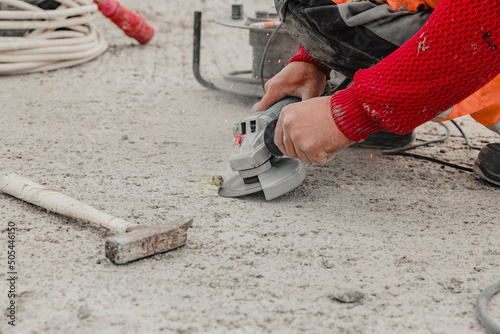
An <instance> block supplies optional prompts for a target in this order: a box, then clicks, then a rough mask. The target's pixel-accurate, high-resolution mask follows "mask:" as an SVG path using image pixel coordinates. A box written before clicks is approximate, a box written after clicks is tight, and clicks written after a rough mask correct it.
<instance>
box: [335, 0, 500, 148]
mask: <svg viewBox="0 0 500 334" xmlns="http://www.w3.org/2000/svg"><path fill="white" fill-rule="evenodd" d="M499 13H500V1H496V0H461V1H455V0H442V1H441V2H440V4H439V6H437V8H436V9H435V10H434V13H433V14H432V15H431V17H430V18H429V20H428V21H427V23H426V24H425V26H424V27H423V28H422V29H421V30H420V31H419V32H418V33H417V34H416V35H415V36H414V37H413V38H412V39H411V40H409V41H408V42H407V43H406V44H404V45H403V46H401V47H400V48H399V49H397V50H396V51H395V52H393V53H392V54H390V55H389V56H388V57H386V58H384V60H382V61H381V62H380V63H378V64H377V65H375V66H373V67H371V68H369V69H366V70H361V71H358V72H357V73H356V75H355V77H354V84H353V85H352V86H351V87H349V88H348V89H346V90H343V91H340V92H337V93H336V94H334V95H333V96H332V99H331V107H332V115H333V117H334V119H335V122H336V124H337V126H338V127H339V129H340V130H341V131H342V132H343V133H344V134H345V135H346V136H347V137H348V138H350V139H351V140H354V141H360V140H363V139H365V138H366V137H367V136H368V134H370V133H373V132H376V131H379V130H382V129H387V130H389V131H391V132H394V133H399V134H404V133H408V132H410V131H411V130H413V129H414V128H416V127H417V126H419V125H420V124H423V123H425V122H427V121H429V120H431V119H433V118H434V117H435V116H437V115H438V114H439V113H441V112H443V111H444V110H446V109H448V108H450V107H451V106H453V105H454V104H456V103H458V102H460V101H461V100H463V99H464V98H466V97H467V96H469V95H471V94H472V93H474V92H475V91H477V90H478V89H480V88H481V87H482V86H484V85H485V84H487V83H488V82H489V81H490V80H492V79H493V78H494V77H495V76H496V75H498V74H499V73H500V50H499V48H500V14H499Z"/></svg>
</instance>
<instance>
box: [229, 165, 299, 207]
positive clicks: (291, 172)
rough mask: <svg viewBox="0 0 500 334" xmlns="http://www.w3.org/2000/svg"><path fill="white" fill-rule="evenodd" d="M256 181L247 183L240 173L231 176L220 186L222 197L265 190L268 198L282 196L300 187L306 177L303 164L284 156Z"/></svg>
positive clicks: (256, 177)
mask: <svg viewBox="0 0 500 334" xmlns="http://www.w3.org/2000/svg"><path fill="white" fill-rule="evenodd" d="M254 178H255V182H253V183H248V181H249V179H246V181H247V183H245V182H244V181H243V178H242V177H241V176H240V175H235V176H233V177H231V178H230V179H229V180H228V181H227V182H224V183H223V184H222V186H221V187H220V188H219V195H220V196H222V197H239V196H245V195H250V194H253V193H256V192H259V191H261V190H262V191H264V195H265V196H266V200H268V201H270V200H272V199H274V198H277V197H280V196H281V195H284V194H286V193H287V192H289V191H291V190H293V189H295V188H296V187H298V186H299V185H300V184H301V183H302V181H304V178H305V171H304V167H303V164H302V163H301V162H300V161H299V160H297V159H292V158H282V159H278V160H276V161H274V162H273V166H272V167H271V169H270V170H268V171H267V172H264V173H262V174H259V175H258V176H255V177H254Z"/></svg>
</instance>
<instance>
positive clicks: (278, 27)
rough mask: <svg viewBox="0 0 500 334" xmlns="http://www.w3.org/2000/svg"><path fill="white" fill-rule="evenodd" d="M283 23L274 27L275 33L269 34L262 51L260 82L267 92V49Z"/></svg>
mask: <svg viewBox="0 0 500 334" xmlns="http://www.w3.org/2000/svg"><path fill="white" fill-rule="evenodd" d="M282 25H283V23H281V24H279V25H277V26H276V29H274V31H273V33H272V34H271V36H269V39H268V40H267V43H266V46H265V47H264V51H263V52H262V58H261V60H260V83H261V85H262V90H263V91H264V92H265V91H266V90H265V86H266V85H265V83H264V62H265V60H266V57H267V51H268V50H269V46H270V45H271V42H272V41H273V39H274V36H276V34H277V33H278V30H280V28H281V26H282Z"/></svg>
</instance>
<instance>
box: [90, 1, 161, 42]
mask: <svg viewBox="0 0 500 334" xmlns="http://www.w3.org/2000/svg"><path fill="white" fill-rule="evenodd" d="M94 2H95V3H96V4H97V7H98V8H99V10H100V11H101V13H103V14H104V16H106V17H108V18H109V19H110V20H111V21H113V22H114V24H116V25H117V26H118V27H120V29H121V30H123V31H124V32H125V34H126V35H127V36H129V37H132V38H135V39H136V40H137V41H138V42H139V43H141V44H146V43H147V42H149V41H150V40H151V38H153V35H154V33H155V30H154V29H153V27H152V26H150V25H149V24H148V23H147V22H146V19H144V17H142V16H141V15H139V14H137V13H135V12H133V11H131V10H130V9H128V8H127V7H125V6H123V5H122V4H120V3H119V2H118V0H94Z"/></svg>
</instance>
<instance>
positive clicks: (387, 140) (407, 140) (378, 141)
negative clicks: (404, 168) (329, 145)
mask: <svg viewBox="0 0 500 334" xmlns="http://www.w3.org/2000/svg"><path fill="white" fill-rule="evenodd" d="M415 137H416V136H415V131H412V132H409V133H407V134H405V135H397V134H395V133H392V132H389V131H387V130H382V131H379V132H375V133H372V134H370V135H369V136H368V137H367V138H366V140H365V141H363V142H361V143H356V144H353V145H351V146H353V147H366V148H381V149H391V148H400V147H405V146H408V145H410V144H411V143H413V141H414V140H415Z"/></svg>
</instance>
